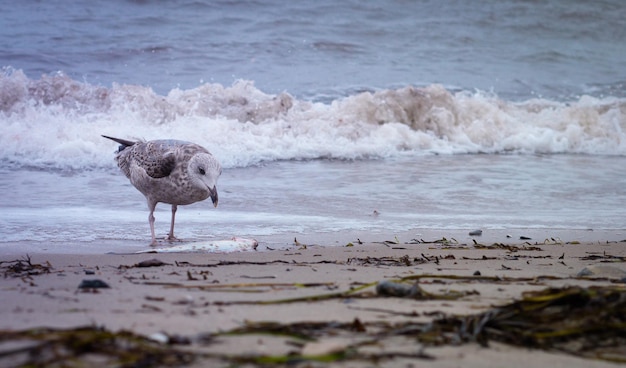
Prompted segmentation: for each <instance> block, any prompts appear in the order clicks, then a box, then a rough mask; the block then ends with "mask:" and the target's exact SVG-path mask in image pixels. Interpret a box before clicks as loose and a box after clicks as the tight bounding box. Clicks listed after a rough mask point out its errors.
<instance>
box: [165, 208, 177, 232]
mask: <svg viewBox="0 0 626 368" xmlns="http://www.w3.org/2000/svg"><path fill="white" fill-rule="evenodd" d="M177 209H178V206H177V205H175V204H173V205H172V223H171V224H170V234H169V235H168V237H167V240H169V241H174V240H178V239H176V237H175V236H174V221H175V219H176V210H177Z"/></svg>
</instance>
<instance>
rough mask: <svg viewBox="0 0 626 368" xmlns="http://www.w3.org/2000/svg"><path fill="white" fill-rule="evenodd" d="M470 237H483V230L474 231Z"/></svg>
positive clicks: (470, 233)
mask: <svg viewBox="0 0 626 368" xmlns="http://www.w3.org/2000/svg"><path fill="white" fill-rule="evenodd" d="M469 235H470V236H481V235H483V231H482V230H472V231H470V232H469Z"/></svg>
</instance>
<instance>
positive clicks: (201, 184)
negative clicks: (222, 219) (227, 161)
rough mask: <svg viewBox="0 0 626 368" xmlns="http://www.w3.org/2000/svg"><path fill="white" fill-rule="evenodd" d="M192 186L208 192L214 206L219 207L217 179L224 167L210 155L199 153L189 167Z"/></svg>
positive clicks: (192, 159)
mask: <svg viewBox="0 0 626 368" xmlns="http://www.w3.org/2000/svg"><path fill="white" fill-rule="evenodd" d="M187 170H188V172H189V177H190V178H191V181H192V184H193V185H194V186H196V187H198V188H202V189H203V190H206V191H208V193H209V197H211V201H213V206H215V207H217V199H218V198H217V187H216V186H217V179H218V178H219V177H220V174H222V166H221V165H220V163H219V162H218V161H217V159H216V158H215V157H213V155H211V154H210V153H197V154H195V155H194V156H193V157H192V158H191V160H189V166H188V167H187Z"/></svg>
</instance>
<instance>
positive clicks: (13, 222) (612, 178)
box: [0, 155, 626, 251]
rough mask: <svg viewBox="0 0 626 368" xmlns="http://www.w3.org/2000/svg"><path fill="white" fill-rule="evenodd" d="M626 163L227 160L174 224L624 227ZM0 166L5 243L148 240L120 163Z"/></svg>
mask: <svg viewBox="0 0 626 368" xmlns="http://www.w3.org/2000/svg"><path fill="white" fill-rule="evenodd" d="M607 163H608V164H607ZM624 165H626V157H598V156H583V155H547V156H541V155H537V156H522V155H453V156H425V157H424V156H422V157H401V158H396V159H386V160H363V161H336V160H335V161H332V160H330V161H329V160H314V161H286V162H273V163H267V164H264V165H262V166H258V167H248V168H238V169H229V170H225V171H224V173H223V175H222V178H221V179H220V182H219V185H218V190H219V191H220V205H219V206H218V208H217V209H213V206H212V205H211V204H210V203H209V202H201V203H197V204H194V205H190V206H181V207H179V211H178V213H177V226H176V234H177V236H179V237H181V238H184V239H185V240H189V241H194V240H195V241H197V240H204V239H227V238H230V237H232V236H243V237H252V238H266V239H272V238H274V239H276V238H281V237H283V238H284V237H285V236H289V237H290V236H295V237H297V236H306V235H311V234H317V233H319V234H324V233H328V234H333V233H341V232H350V233H355V232H356V233H358V232H363V234H364V235H366V236H367V234H385V235H387V236H389V237H393V234H397V233H404V232H407V231H408V232H414V233H415V234H419V233H421V232H423V231H424V230H433V229H434V230H441V233H445V232H446V231H447V230H455V229H467V230H472V229H482V230H484V231H489V230H507V231H512V230H514V229H515V230H519V229H565V230H568V229H569V230H594V231H602V230H611V231H615V230H620V229H625V228H626V224H625V223H624V219H626V207H625V206H623V203H624V200H623V198H626V186H625V185H623V172H622V171H621V170H620V169H619V167H624ZM1 174H2V175H0V176H1V177H2V181H0V188H2V190H3V193H5V194H6V195H5V196H3V198H2V203H1V206H2V208H3V211H2V213H1V214H0V233H2V234H5V235H4V236H3V239H2V240H1V241H0V244H7V245H11V244H13V245H15V244H19V243H29V244H31V245H32V244H39V245H41V246H45V247H47V248H48V249H50V250H53V249H54V247H55V244H58V246H59V247H64V245H63V243H68V242H70V243H73V244H75V247H76V249H75V250H76V251H80V249H78V248H80V247H84V250H87V249H89V248H92V247H97V246H98V245H99V244H100V243H102V242H107V241H109V242H111V241H113V243H115V244H122V243H123V242H124V241H130V242H131V243H132V244H139V245H141V244H143V243H144V242H145V245H147V243H148V241H149V236H150V235H149V227H148V222H147V215H148V210H147V206H146V204H145V200H144V198H143V196H142V195H141V194H140V193H139V192H138V191H136V190H135V189H134V188H133V187H132V186H131V185H130V184H129V183H128V181H127V179H126V178H125V177H123V176H122V175H121V174H118V173H117V172H105V171H97V170H96V171H90V172H79V173H73V174H63V173H60V172H46V171H27V170H17V171H12V170H11V171H10V170H3V172H2V173H1ZM157 209H158V211H157V213H156V218H157V221H156V229H157V234H159V236H165V235H166V233H167V231H168V230H169V226H168V225H169V218H170V211H169V206H167V205H164V204H159V205H158V207H157ZM405 240H408V239H405ZM270 244H271V241H270ZM115 250H116V249H115V247H113V248H109V249H107V251H115Z"/></svg>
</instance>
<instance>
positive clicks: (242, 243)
mask: <svg viewBox="0 0 626 368" xmlns="http://www.w3.org/2000/svg"><path fill="white" fill-rule="evenodd" d="M258 246H259V242H258V241H256V240H255V239H246V238H238V237H233V238H231V239H228V240H211V241H199V242H191V243H186V244H180V245H175V246H172V247H153V248H150V249H145V250H140V251H137V252H135V253H137V254H141V253H211V252H224V253H228V252H242V251H250V250H256V248H257V247H258Z"/></svg>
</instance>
